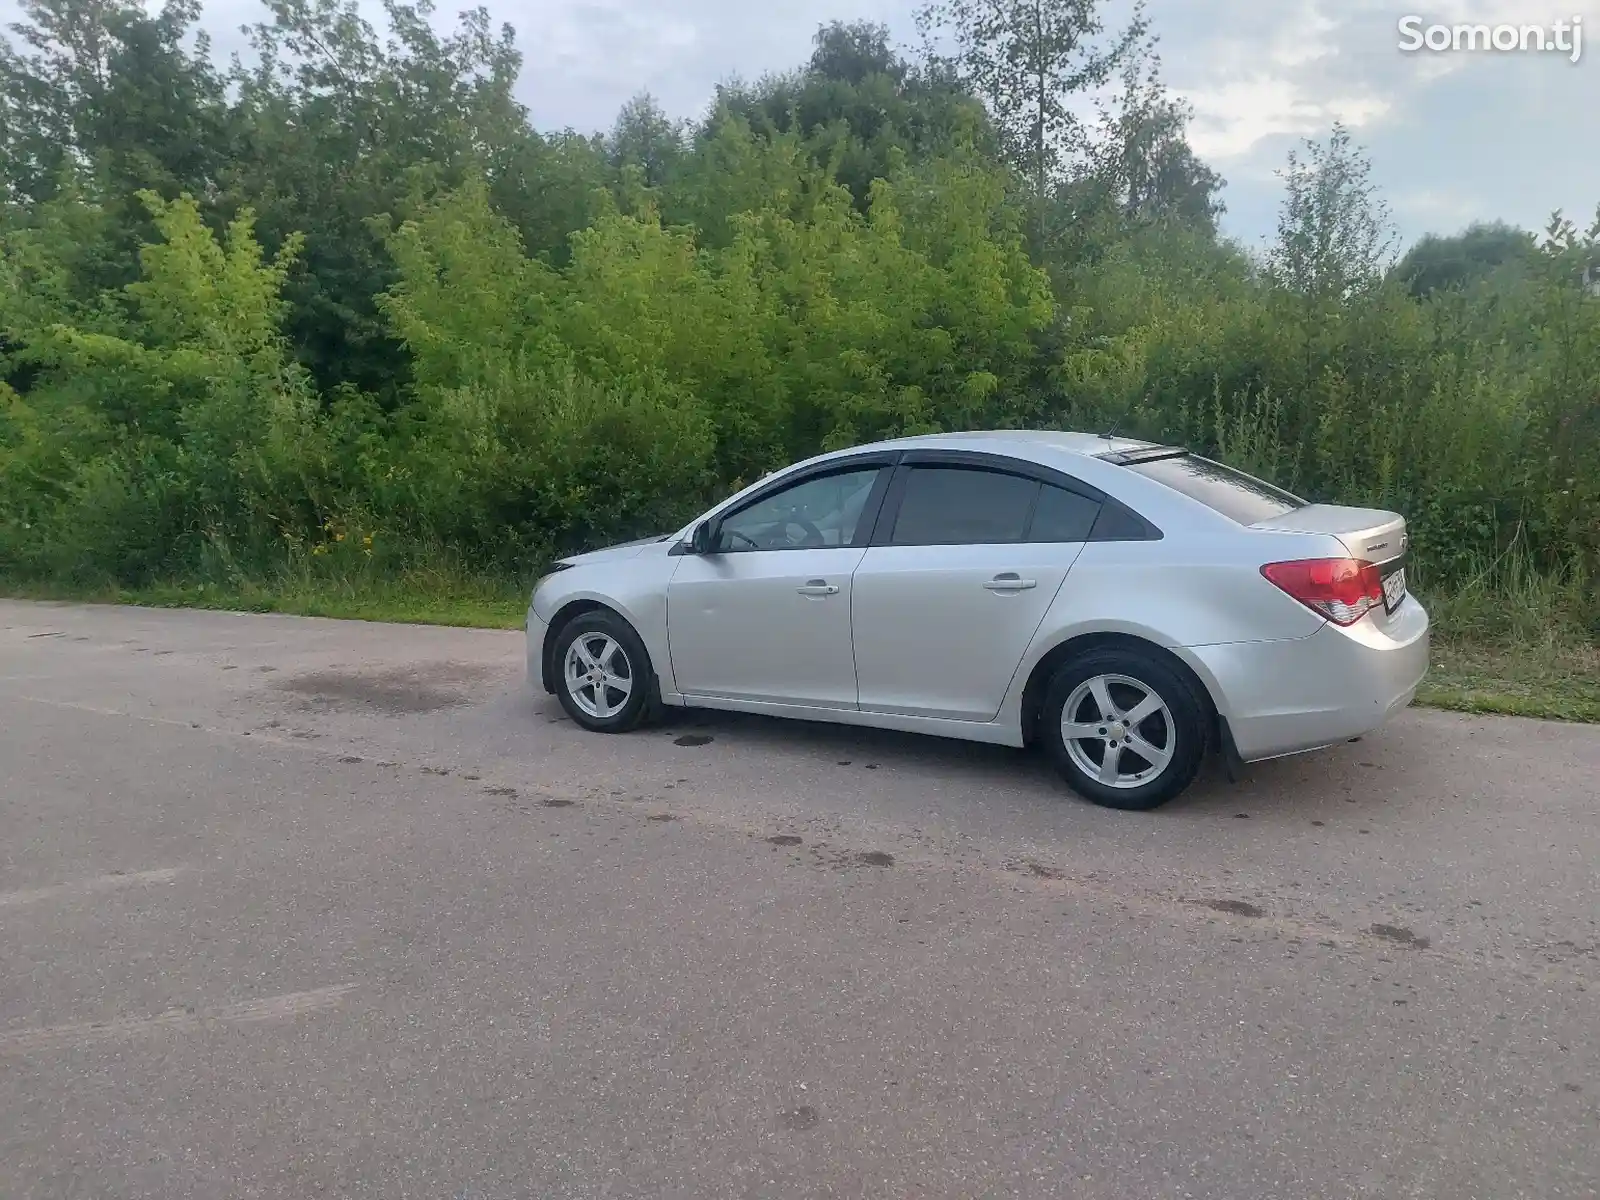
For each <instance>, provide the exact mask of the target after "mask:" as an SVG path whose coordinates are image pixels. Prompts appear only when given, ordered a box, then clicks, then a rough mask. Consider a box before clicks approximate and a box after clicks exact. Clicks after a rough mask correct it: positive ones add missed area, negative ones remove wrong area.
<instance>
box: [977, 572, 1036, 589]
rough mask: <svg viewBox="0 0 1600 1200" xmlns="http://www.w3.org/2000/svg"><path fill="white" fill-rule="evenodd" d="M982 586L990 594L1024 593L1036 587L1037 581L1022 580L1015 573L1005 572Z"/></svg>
mask: <svg viewBox="0 0 1600 1200" xmlns="http://www.w3.org/2000/svg"><path fill="white" fill-rule="evenodd" d="M983 586H984V587H986V588H988V589H989V590H990V591H991V592H1025V591H1027V590H1028V589H1029V588H1035V587H1038V586H1039V581H1038V580H1037V579H1024V578H1022V576H1020V575H1018V574H1017V573H1016V572H1015V571H1006V572H1005V573H1004V574H1001V575H996V576H995V577H994V578H993V579H991V580H989V582H988V583H986V584H984V585H983Z"/></svg>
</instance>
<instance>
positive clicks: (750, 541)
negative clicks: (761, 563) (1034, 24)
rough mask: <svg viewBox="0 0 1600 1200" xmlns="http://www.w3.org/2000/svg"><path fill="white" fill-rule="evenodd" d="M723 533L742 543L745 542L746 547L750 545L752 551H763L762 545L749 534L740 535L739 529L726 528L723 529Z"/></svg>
mask: <svg viewBox="0 0 1600 1200" xmlns="http://www.w3.org/2000/svg"><path fill="white" fill-rule="evenodd" d="M722 532H723V533H725V534H727V535H728V536H729V537H731V538H738V539H739V540H740V541H741V542H744V543H745V544H746V545H748V546H749V547H750V549H752V550H760V549H762V546H761V543H760V542H758V541H756V540H755V538H753V537H751V536H750V535H749V534H748V533H740V532H739V531H738V530H737V529H729V528H727V527H726V526H724V527H723V530H722Z"/></svg>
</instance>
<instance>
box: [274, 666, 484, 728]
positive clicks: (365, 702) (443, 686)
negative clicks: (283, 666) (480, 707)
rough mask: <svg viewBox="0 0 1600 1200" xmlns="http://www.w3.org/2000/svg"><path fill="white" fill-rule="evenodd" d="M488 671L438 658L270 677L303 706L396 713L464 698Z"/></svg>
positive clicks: (432, 709) (450, 703) (447, 704)
mask: <svg viewBox="0 0 1600 1200" xmlns="http://www.w3.org/2000/svg"><path fill="white" fill-rule="evenodd" d="M488 675H489V669H488V668H486V667H482V666H476V665H471V664H467V663H454V662H438V663H421V664H418V665H416V666H406V667H383V668H380V667H374V668H369V669H367V670H349V671H343V670H331V671H312V672H310V673H309V674H305V675H296V676H295V677H294V678H292V679H285V680H283V681H282V682H279V683H274V684H273V687H274V689H276V690H277V691H281V692H288V693H290V694H292V695H295V696H297V697H299V698H300V700H301V702H302V703H303V704H304V706H305V707H307V708H313V709H330V708H336V709H355V710H365V711H368V712H380V713H383V714H385V715H387V716H396V717H398V716H407V715H411V714H414V713H428V712H437V711H438V710H439V709H442V708H451V707H454V706H457V705H461V704H469V703H471V701H472V699H473V695H472V691H473V687H474V685H477V684H481V683H482V682H483V681H484V679H485V678H486V677H487V676H488Z"/></svg>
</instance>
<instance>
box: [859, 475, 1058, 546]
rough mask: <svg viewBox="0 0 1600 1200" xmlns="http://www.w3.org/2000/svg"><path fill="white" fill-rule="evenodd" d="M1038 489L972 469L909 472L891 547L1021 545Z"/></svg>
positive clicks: (1017, 479) (1033, 484)
mask: <svg viewBox="0 0 1600 1200" xmlns="http://www.w3.org/2000/svg"><path fill="white" fill-rule="evenodd" d="M1039 487H1040V485H1039V484H1038V483H1037V482H1036V481H1034V480H1032V479H1023V478H1022V477H1021V476H1018V475H1006V474H1002V473H1001V472H999V471H986V470H982V469H974V468H971V467H913V468H911V471H910V472H909V474H907V476H906V480H905V492H904V494H903V495H902V497H901V500H900V511H899V512H898V513H897V514H896V515H895V522H894V531H893V532H892V533H891V534H890V535H889V542H890V544H891V545H895V546H963V545H966V546H988V545H997V544H1004V543H1008V542H1020V541H1022V540H1023V536H1024V534H1026V532H1027V529H1028V520H1029V518H1030V516H1031V515H1032V513H1033V506H1034V500H1035V498H1036V497H1037V496H1038V494H1039Z"/></svg>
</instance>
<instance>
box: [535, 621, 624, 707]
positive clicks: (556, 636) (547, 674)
mask: <svg viewBox="0 0 1600 1200" xmlns="http://www.w3.org/2000/svg"><path fill="white" fill-rule="evenodd" d="M591 612H609V613H613V614H615V615H616V616H618V617H620V618H622V620H624V621H627V620H628V618H627V616H626V615H625V614H623V613H621V612H618V611H617V610H616V609H614V608H612V607H611V606H610V605H609V604H602V603H601V602H600V601H598V600H591V599H589V598H587V597H584V598H582V599H578V600H569V601H567V603H565V604H563V605H562V606H561V607H560V608H558V609H557V610H556V611H555V612H554V613H552V614H551V616H550V626H549V628H548V630H546V632H545V635H544V652H543V654H541V655H540V659H541V661H540V663H539V681H540V682H541V683H543V684H544V690H545V691H546V692H548V693H550V694H551V695H552V696H553V695H555V694H556V642H557V641H559V640H560V638H561V631H562V630H563V629H565V628H566V627H567V626H568V625H570V624H572V622H573V621H575V620H577V619H578V618H579V617H581V616H583V614H584V613H591ZM628 623H629V624H630V625H632V624H633V622H631V621H628Z"/></svg>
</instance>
